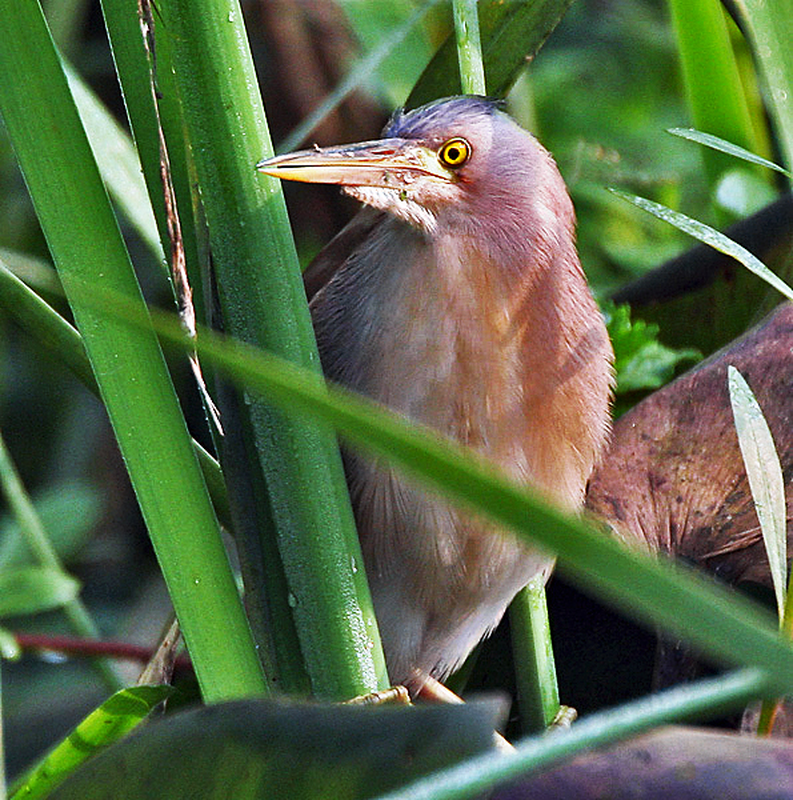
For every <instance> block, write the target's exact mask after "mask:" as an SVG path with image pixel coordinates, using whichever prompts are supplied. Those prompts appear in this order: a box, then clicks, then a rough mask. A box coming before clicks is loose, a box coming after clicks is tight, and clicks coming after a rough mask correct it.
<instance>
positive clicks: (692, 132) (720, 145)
mask: <svg viewBox="0 0 793 800" xmlns="http://www.w3.org/2000/svg"><path fill="white" fill-rule="evenodd" d="M667 133H671V134H672V135H673V136H679V137H680V138H681V139H688V140H689V141H690V142H696V143H697V144H702V145H705V147H710V148H712V149H713V150H719V151H721V152H722V153H727V155H730V156H735V158H740V159H743V160H744V161H748V162H749V163H750V164H759V165H760V166H761V167H767V168H768V169H773V170H775V171H776V172H781V173H782V174H783V175H787V176H788V178H793V173H790V172H788V170H786V169H785V168H784V167H780V166H779V164H775V163H774V162H773V161H769V160H768V159H767V158H763V157H762V156H758V155H756V154H755V153H752V152H750V151H749V150H746V149H745V148H743V147H738V145H737V144H733V143H732V142H728V141H727V140H726V139H722V138H720V137H718V136H714V135H713V134H712V133H704V132H703V131H698V130H696V129H695V128H668V129H667Z"/></svg>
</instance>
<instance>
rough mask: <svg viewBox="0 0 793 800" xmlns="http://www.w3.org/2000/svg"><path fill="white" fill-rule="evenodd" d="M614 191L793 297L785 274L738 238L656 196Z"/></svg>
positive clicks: (792, 298)
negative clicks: (774, 269)
mask: <svg viewBox="0 0 793 800" xmlns="http://www.w3.org/2000/svg"><path fill="white" fill-rule="evenodd" d="M609 191H610V192H611V193H612V194H615V195H617V197H621V198H622V199H623V200H627V201H628V202H629V203H633V205H635V206H636V207H637V208H641V209H642V211H646V212H647V213H648V214H652V215H653V216H654V217H658V219H661V220H663V221H664V222H668V223H669V224H670V225H674V226H675V227H676V228H678V229H680V230H681V231H683V232H684V233H687V234H688V235H689V236H693V237H694V238H695V239H699V241H700V242H704V243H705V244H707V245H710V246H711V247H713V248H714V249H715V250H718V251H719V252H720V253H724V254H725V255H728V256H732V257H733V258H734V259H735V260H736V261H738V262H739V263H741V264H743V265H744V266H745V267H746V269H748V270H749V271H750V272H753V273H754V274H755V275H757V276H758V277H759V278H762V279H763V280H764V281H765V282H766V283H767V284H769V285H770V286H772V287H773V288H774V289H776V290H777V291H778V292H780V293H781V294H783V295H784V296H785V297H787V299H788V300H793V289H791V288H790V287H789V286H788V285H787V284H786V283H785V282H784V281H783V280H782V279H781V278H779V277H777V276H776V275H774V273H773V272H771V270H770V269H768V267H766V266H765V264H763V263H762V261H760V260H759V259H758V258H756V257H755V256H754V255H752V254H751V253H750V252H749V251H748V250H747V249H746V248H745V247H741V245H739V244H738V243H737V242H734V241H732V239H730V238H728V237H727V236H725V235H724V234H723V233H720V232H719V231H717V230H716V229H715V228H711V227H710V226H709V225H705V224H704V223H703V222H698V221H697V220H695V219H691V217H687V216H686V215H685V214H681V213H680V212H679V211H674V210H673V209H671V208H667V207H666V206H662V205H661V204H660V203H654V202H653V201H652V200H647V199H646V198H644V197H637V196H636V195H633V194H629V193H628V192H623V191H622V190H620V189H611V188H610V189H609Z"/></svg>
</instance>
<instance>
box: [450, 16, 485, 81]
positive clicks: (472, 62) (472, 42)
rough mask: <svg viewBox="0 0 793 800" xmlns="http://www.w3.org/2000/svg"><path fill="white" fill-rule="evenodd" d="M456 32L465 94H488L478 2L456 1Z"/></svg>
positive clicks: (461, 79)
mask: <svg viewBox="0 0 793 800" xmlns="http://www.w3.org/2000/svg"><path fill="white" fill-rule="evenodd" d="M453 7H454V32H455V36H456V40H457V59H458V63H459V65H460V83H461V85H462V90H463V94H486V93H487V90H486V88H485V65H484V62H483V60H482V43H481V41H480V39H479V4H478V2H477V0H454V1H453Z"/></svg>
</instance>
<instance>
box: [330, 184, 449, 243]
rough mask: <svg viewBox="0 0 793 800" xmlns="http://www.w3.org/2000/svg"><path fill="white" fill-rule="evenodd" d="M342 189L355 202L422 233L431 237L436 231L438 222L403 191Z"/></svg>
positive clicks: (368, 187)
mask: <svg viewBox="0 0 793 800" xmlns="http://www.w3.org/2000/svg"><path fill="white" fill-rule="evenodd" d="M343 189H344V191H345V192H346V193H347V194H348V195H350V196H351V197H354V198H355V199H356V200H360V202H362V203H365V204H366V205H368V206H372V207H373V208H377V209H380V210H381V211H387V212H388V213H389V214H393V215H394V216H395V217H399V218H400V219H402V220H404V221H405V222H407V223H408V224H409V225H412V226H413V227H414V228H419V229H420V230H422V231H424V233H427V234H429V235H432V234H433V233H435V231H436V230H437V227H438V222H437V219H436V218H435V214H433V213H432V211H430V210H428V209H427V208H425V207H424V206H422V205H421V204H420V203H417V202H416V201H415V200H413V199H411V197H410V195H409V194H408V193H407V192H406V191H405V190H400V189H390V188H386V187H381V186H344V187H343Z"/></svg>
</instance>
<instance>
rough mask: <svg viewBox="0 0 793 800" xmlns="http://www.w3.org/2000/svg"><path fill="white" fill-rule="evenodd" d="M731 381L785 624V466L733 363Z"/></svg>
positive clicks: (742, 444) (735, 413) (732, 401)
mask: <svg viewBox="0 0 793 800" xmlns="http://www.w3.org/2000/svg"><path fill="white" fill-rule="evenodd" d="M727 381H728V386H729V390H730V404H731V406H732V413H733V417H734V419H735V430H736V432H737V433H738V443H739V445H740V447H741V455H742V456H743V463H744V467H745V468H746V476H747V478H748V479H749V488H750V489H751V491H752V500H753V501H754V507H755V511H756V512H757V519H758V520H759V522H760V530H761V531H762V533H763V543H764V544H765V551H766V555H767V556H768V566H769V567H770V569H771V583H772V585H773V587H774V595H775V597H776V602H777V610H778V611H779V623H780V625H781V624H782V621H783V619H784V616H785V593H786V589H787V515H786V512H785V481H784V478H783V477H782V466H781V465H780V463H779V456H778V455H777V451H776V447H775V446H774V439H773V437H772V436H771V431H770V429H769V427H768V423H767V422H766V420H765V417H764V416H763V411H762V409H761V408H760V404H759V403H758V402H757V399H756V398H755V396H754V394H753V393H752V390H751V389H750V388H749V384H748V383H747V382H746V380H745V378H744V377H743V375H741V373H740V372H738V370H737V369H735V367H733V366H729V367H727Z"/></svg>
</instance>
